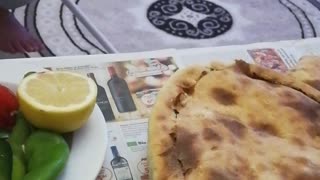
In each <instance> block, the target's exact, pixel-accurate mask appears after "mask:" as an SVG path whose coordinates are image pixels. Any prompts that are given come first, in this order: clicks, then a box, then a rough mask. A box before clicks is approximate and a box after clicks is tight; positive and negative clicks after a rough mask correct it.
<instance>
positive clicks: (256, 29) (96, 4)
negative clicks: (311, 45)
mask: <svg viewBox="0 0 320 180" xmlns="http://www.w3.org/2000/svg"><path fill="white" fill-rule="evenodd" d="M75 3H77V4H78V6H79V7H80V8H81V9H82V10H83V11H84V13H85V14H86V16H87V17H88V18H89V19H90V20H91V22H92V23H93V24H95V25H96V26H97V27H98V28H99V29H100V30H101V32H102V33H103V34H104V35H105V36H106V37H107V38H108V39H109V40H110V42H111V43H112V45H113V46H114V47H115V48H116V49H117V50H118V51H119V52H133V51H146V50H155V49H165V48H190V47H206V46H221V45H231V44H232V45H234V44H247V43H253V42H262V41H277V40H291V39H301V38H309V37H316V36H318V35H319V34H320V1H319V0H268V1H265V0H244V1H238V0H152V1H144V0H136V1H131V0H122V1H118V0H108V1H106V0H90V1H85V0H75ZM15 15H16V17H17V18H18V19H19V21H20V22H21V23H22V24H24V25H25V27H26V28H28V29H29V31H30V32H32V33H33V34H34V35H35V36H37V37H38V38H39V39H40V40H41V41H42V42H43V43H44V44H45V49H44V50H42V51H41V52H39V53H31V54H24V55H23V54H22V55H14V56H11V55H8V54H6V56H4V55H2V54H1V53H0V58H1V57H2V58H3V57H6V58H8V57H25V56H31V57H37V56H65V55H86V54H99V53H106V52H105V51H104V50H103V48H102V47H101V46H100V44H99V43H98V42H97V41H96V40H95V39H94V38H93V37H92V36H91V34H90V33H88V31H87V30H86V29H85V28H84V27H83V25H82V24H81V23H80V22H79V21H78V20H77V19H76V18H75V17H74V16H73V14H72V13H71V12H70V11H69V9H68V8H67V7H65V6H64V5H63V4H62V2H61V0H34V1H33V2H32V3H31V4H29V5H28V6H25V7H21V8H18V9H16V10H15Z"/></svg>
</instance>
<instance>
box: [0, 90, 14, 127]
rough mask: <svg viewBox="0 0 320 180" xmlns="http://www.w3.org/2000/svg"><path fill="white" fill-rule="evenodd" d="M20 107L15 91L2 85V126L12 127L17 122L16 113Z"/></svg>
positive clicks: (0, 121) (0, 106) (0, 98)
mask: <svg viewBox="0 0 320 180" xmlns="http://www.w3.org/2000/svg"><path fill="white" fill-rule="evenodd" d="M18 108H19V105H18V100H17V98H16V96H15V95H14V93H13V92H12V91H10V90H9V89H8V88H7V87H5V86H2V85H0V128H1V129H11V128H12V127H13V126H14V124H15V117H14V116H15V113H16V112H17V110H18Z"/></svg>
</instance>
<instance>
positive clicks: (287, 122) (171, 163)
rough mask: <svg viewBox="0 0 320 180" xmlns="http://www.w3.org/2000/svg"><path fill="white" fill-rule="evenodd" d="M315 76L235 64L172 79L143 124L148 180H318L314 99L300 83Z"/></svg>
mask: <svg viewBox="0 0 320 180" xmlns="http://www.w3.org/2000/svg"><path fill="white" fill-rule="evenodd" d="M309 63H310V62H308V60H305V61H304V63H303V64H304V65H300V66H299V67H301V68H302V66H303V68H302V69H304V70H301V72H299V73H302V71H304V72H307V71H306V68H307V67H306V66H307V65H306V64H309ZM312 63H313V64H316V65H317V66H318V65H319V61H318V62H316V61H313V62H312ZM299 67H298V68H299ZM308 68H313V66H309V65H308ZM299 71H300V70H299ZM318 71H319V69H318V70H317V69H314V72H311V73H310V74H309V76H305V77H308V78H299V77H300V76H298V74H297V73H298V71H294V70H292V71H290V72H288V74H281V73H278V72H275V71H272V70H269V69H264V68H262V67H260V66H257V65H252V64H247V63H245V62H244V61H241V60H239V61H236V63H235V64H234V65H231V66H228V67H222V66H219V67H218V68H217V67H216V66H209V67H203V66H193V67H189V68H186V69H183V70H180V71H178V72H177V73H175V74H174V75H173V76H172V77H171V78H170V79H169V81H168V83H166V85H165V86H164V87H163V88H162V90H161V91H160V93H159V95H158V99H157V102H156V104H155V106H154V108H153V111H152V115H151V118H150V121H149V140H148V141H149V142H148V147H149V148H148V149H149V150H148V160H149V170H150V179H152V180H171V179H172V180H176V179H178V180H180V179H181V180H182V179H186V180H189V179H190V180H194V179H197V180H202V179H204V180H206V179H210V180H215V179H218V180H221V179H222V180H225V179H231V180H233V179H236V180H254V179H259V180H270V179H272V180H277V179H281V180H282V179H285V180H290V179H292V180H299V179H308V180H309V179H310V180H315V179H320V103H319V102H320V91H319V90H318V89H317V88H314V86H311V85H310V84H308V83H307V82H306V81H305V80H309V78H312V77H313V75H312V74H313V73H314V74H318V73H319V72H318ZM306 74H308V73H306ZM315 79H316V78H315Z"/></svg>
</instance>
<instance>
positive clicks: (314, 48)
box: [42, 38, 320, 180]
mask: <svg viewBox="0 0 320 180" xmlns="http://www.w3.org/2000/svg"><path fill="white" fill-rule="evenodd" d="M318 47H320V39H318V38H314V39H307V40H299V41H284V42H272V43H257V44H250V45H242V46H225V47H212V48H198V49H187V50H169V51H159V52H152V53H150V52H141V53H133V54H126V55H110V56H108V57H107V56H92V61H91V62H90V63H89V64H88V61H87V59H88V58H86V60H85V58H84V57H81V58H79V59H78V61H69V62H67V61H65V62H63V61H60V62H59V61H57V62H55V64H52V63H45V62H43V63H42V64H43V66H45V67H46V68H47V69H49V70H68V71H76V72H79V73H82V74H85V75H87V76H88V77H90V78H92V79H93V80H94V81H95V82H96V84H97V86H98V98H97V104H98V106H99V107H100V109H101V111H102V113H103V115H104V118H105V122H106V124H107V126H108V138H109V141H108V148H107V152H106V157H105V161H104V164H103V166H102V168H101V171H100V173H99V175H98V176H97V180H131V179H132V180H133V179H134V180H139V179H141V180H147V179H148V163H147V162H148V161H147V148H148V147H147V141H148V136H147V131H148V117H149V115H150V111H151V109H152V106H153V104H154V103H155V101H156V97H157V94H158V92H159V90H160V89H161V87H162V86H163V85H164V83H166V81H167V80H168V79H169V78H170V76H171V75H172V74H173V73H175V72H176V71H177V70H178V69H179V68H184V67H186V66H189V65H192V64H208V63H209V62H212V61H220V62H222V63H231V62H232V61H233V60H235V59H242V60H244V61H246V62H249V63H256V64H259V65H261V66H263V67H266V68H271V69H273V70H275V71H278V72H286V71H287V70H289V69H291V68H293V67H295V65H296V64H297V63H298V62H299V59H300V58H301V57H302V56H304V55H320V49H319V48H318ZM70 58H71V57H70ZM73 59H74V58H73ZM51 62H52V61H51ZM61 64H63V65H61Z"/></svg>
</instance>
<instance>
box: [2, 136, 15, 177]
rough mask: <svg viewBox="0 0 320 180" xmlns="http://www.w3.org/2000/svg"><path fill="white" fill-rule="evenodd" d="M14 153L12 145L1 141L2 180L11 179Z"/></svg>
mask: <svg viewBox="0 0 320 180" xmlns="http://www.w3.org/2000/svg"><path fill="white" fill-rule="evenodd" d="M11 168H12V151H11V147H10V144H9V143H8V142H7V141H5V140H3V139H0V180H10V179H11Z"/></svg>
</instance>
